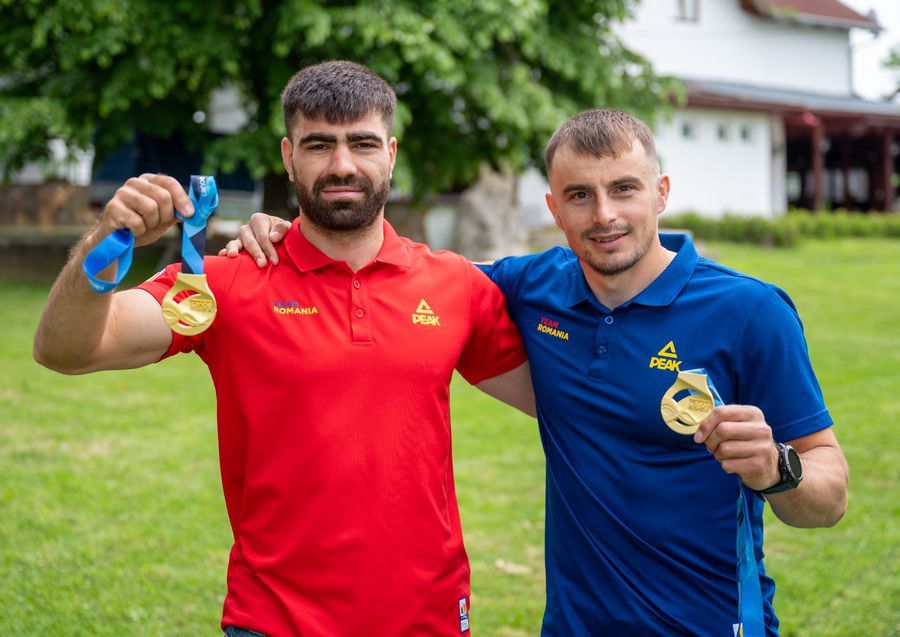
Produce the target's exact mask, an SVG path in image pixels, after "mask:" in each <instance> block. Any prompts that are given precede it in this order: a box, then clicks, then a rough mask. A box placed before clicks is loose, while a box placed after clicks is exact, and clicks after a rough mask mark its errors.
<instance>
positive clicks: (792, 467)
mask: <svg viewBox="0 0 900 637" xmlns="http://www.w3.org/2000/svg"><path fill="white" fill-rule="evenodd" d="M785 451H786V453H785V454H784V455H785V456H786V457H787V465H788V470H789V471H790V472H791V475H793V476H794V478H796V479H798V480H799V479H800V478H801V477H803V465H802V464H800V454H798V453H797V452H796V451H795V450H794V448H793V447H788V448H787V449H786V450H785Z"/></svg>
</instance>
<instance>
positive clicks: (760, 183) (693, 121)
mask: <svg viewBox="0 0 900 637" xmlns="http://www.w3.org/2000/svg"><path fill="white" fill-rule="evenodd" d="M720 126H721V127H723V131H724V135H725V138H724V139H722V138H720V136H719V127H720ZM654 132H655V137H656V144H657V151H658V153H659V157H660V162H661V164H662V170H663V172H665V173H668V175H669V177H670V178H671V180H672V190H671V193H670V195H669V203H668V206H667V207H666V210H667V212H668V213H672V214H676V213H680V212H697V213H700V214H702V215H706V216H710V217H719V216H721V215H723V214H725V213H734V214H745V215H750V214H753V215H762V216H766V217H771V216H773V215H774V214H775V213H776V212H780V211H781V210H783V207H784V206H783V205H782V206H781V208H780V209H779V208H775V207H773V200H774V199H775V195H774V194H773V172H774V171H775V167H774V166H773V156H772V150H771V149H772V145H771V139H772V121H770V119H769V117H768V115H766V114H764V113H741V112H735V111H727V110H718V109H698V108H691V109H680V110H676V111H675V112H674V114H673V116H672V118H671V120H669V121H660V122H658V123H657V126H656V130H655V131H654ZM686 135H689V136H686ZM745 136H746V138H745ZM782 179H783V178H782ZM779 188H783V185H782V186H779ZM778 196H779V197H781V196H782V195H780V194H779V195H778Z"/></svg>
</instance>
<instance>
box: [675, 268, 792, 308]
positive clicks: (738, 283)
mask: <svg viewBox="0 0 900 637" xmlns="http://www.w3.org/2000/svg"><path fill="white" fill-rule="evenodd" d="M691 285H692V286H695V287H699V288H702V289H704V290H706V291H708V292H709V293H712V294H715V295H716V296H715V297H714V298H715V300H716V301H717V302H732V303H737V304H740V305H741V306H742V307H744V308H745V309H748V310H749V309H751V308H752V307H754V306H758V305H761V304H764V305H768V304H775V305H784V306H786V307H788V308H790V309H791V310H793V311H796V308H795V307H794V302H793V301H792V300H791V297H790V296H789V295H788V293H787V292H785V291H784V290H782V289H781V288H780V287H778V286H777V285H775V284H773V283H769V282H767V281H763V280H762V279H758V278H756V277H754V276H751V275H749V274H745V273H744V272H739V271H738V270H734V269H732V268H729V267H728V266H725V265H722V264H721V263H717V262H716V261H713V260H711V259H707V258H704V257H700V258H699V259H698V261H697V267H696V268H695V270H694V274H693V275H692V277H691Z"/></svg>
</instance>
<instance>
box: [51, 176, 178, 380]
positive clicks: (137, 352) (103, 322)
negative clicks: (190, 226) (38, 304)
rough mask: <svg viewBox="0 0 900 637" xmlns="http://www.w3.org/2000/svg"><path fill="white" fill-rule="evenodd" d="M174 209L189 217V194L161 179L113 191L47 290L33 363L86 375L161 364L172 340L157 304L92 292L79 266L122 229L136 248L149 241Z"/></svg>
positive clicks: (145, 297) (142, 296)
mask: <svg viewBox="0 0 900 637" xmlns="http://www.w3.org/2000/svg"><path fill="white" fill-rule="evenodd" d="M176 208H177V209H178V210H179V211H182V212H183V214H184V215H185V216H190V215H192V214H193V207H192V205H191V203H190V199H189V198H188V196H187V193H186V192H185V191H184V189H183V188H182V187H181V185H180V184H179V183H178V182H177V181H176V180H175V179H173V178H172V177H168V176H165V175H142V176H141V177H137V178H132V179H129V180H128V181H127V182H126V183H125V184H124V185H123V186H122V187H121V188H119V189H118V190H117V191H116V194H115V196H114V197H113V198H112V200H110V202H109V203H108V204H107V206H106V208H105V209H104V211H103V214H102V215H101V217H100V219H99V221H98V223H97V225H96V226H95V227H94V228H93V229H91V230H90V231H89V232H88V233H87V234H86V235H85V236H84V237H83V238H82V240H81V241H80V242H79V243H78V245H77V246H76V247H75V248H74V249H73V250H72V254H71V257H70V258H69V261H68V263H67V264H66V266H65V267H64V268H63V270H62V272H61V273H60V275H59V277H58V278H57V279H56V282H55V283H54V285H53V289H52V290H51V291H50V297H49V298H48V300H47V305H46V306H45V307H44V311H43V313H42V315H41V320H40V323H39V325H38V329H37V333H36V334H35V338H34V358H35V360H36V361H37V362H38V363H40V364H41V365H44V366H45V367H48V368H50V369H53V370H55V371H58V372H62V373H64V374H84V373H87V372H92V371H97V370H101V369H126V368H132V367H140V366H142V365H147V364H149V363H153V362H156V361H157V360H159V358H160V357H161V356H162V355H163V354H164V353H165V351H166V349H167V348H168V347H169V345H170V344H171V342H172V333H171V332H170V331H169V328H168V326H166V324H165V321H164V320H163V318H162V313H161V312H160V308H159V304H158V303H157V302H156V301H155V300H154V299H153V298H152V297H151V296H150V295H149V294H147V293H146V292H143V291H141V290H128V291H124V292H116V293H106V294H96V293H94V292H93V290H92V289H91V287H90V285H89V283H88V281H87V278H86V276H85V274H84V271H83V270H82V262H83V261H84V258H85V256H87V254H89V253H90V251H91V250H93V249H94V247H96V246H97V245H98V244H99V243H100V242H101V241H102V240H103V238H104V237H106V236H107V235H109V234H110V233H112V232H113V231H114V230H117V229H119V228H128V229H130V230H131V232H132V233H133V234H134V236H135V245H147V244H149V243H153V242H154V241H156V240H158V239H159V238H160V237H161V236H162V235H163V234H164V233H165V231H166V229H168V228H169V226H171V225H172V224H173V223H174V221H175V216H174V214H175V209H176ZM114 267H115V266H111V268H108V270H111V269H112V268H114ZM109 275H110V272H103V273H101V276H104V277H106V276H109Z"/></svg>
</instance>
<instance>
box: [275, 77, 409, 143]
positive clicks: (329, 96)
mask: <svg viewBox="0 0 900 637" xmlns="http://www.w3.org/2000/svg"><path fill="white" fill-rule="evenodd" d="M281 106H282V108H283V109H284V128H285V131H286V132H287V136H288V138H290V137H291V131H292V130H293V128H294V123H295V120H296V118H297V113H300V115H302V116H303V117H305V118H307V119H324V120H325V121H326V122H328V123H329V124H347V123H350V122H355V121H358V120H361V119H362V118H364V117H366V116H368V115H369V114H371V113H373V112H375V113H378V114H379V115H381V119H382V120H383V121H384V125H385V126H386V127H387V129H388V134H390V132H391V130H392V129H393V127H394V112H395V111H396V110H397V94H396V93H395V92H394V89H392V88H391V86H390V85H389V84H388V83H387V82H385V81H384V79H382V78H381V77H380V76H379V75H377V74H375V73H373V72H372V71H371V70H370V69H369V68H367V67H365V66H363V65H362V64H357V63H356V62H348V61H346V60H337V61H331V62H322V63H321V64H315V65H313V66H307V67H306V68H303V69H300V70H299V71H297V73H295V74H294V76H293V77H292V78H291V79H290V81H289V82H288V83H287V86H285V87H284V91H283V92H282V93H281Z"/></svg>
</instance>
